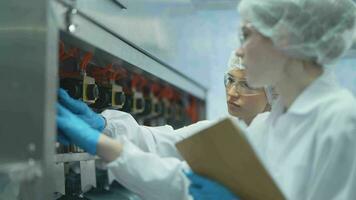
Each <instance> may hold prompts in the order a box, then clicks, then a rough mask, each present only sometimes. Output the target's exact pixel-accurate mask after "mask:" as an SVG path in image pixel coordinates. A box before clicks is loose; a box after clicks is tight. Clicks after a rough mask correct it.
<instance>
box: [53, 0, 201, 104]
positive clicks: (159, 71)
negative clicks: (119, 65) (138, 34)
mask: <svg viewBox="0 0 356 200" xmlns="http://www.w3.org/2000/svg"><path fill="white" fill-rule="evenodd" d="M56 2H57V3H56V6H55V10H56V15H57V20H58V23H59V27H60V29H62V30H64V31H68V30H69V29H70V30H71V31H72V32H71V35H72V36H75V37H77V38H79V39H80V40H82V41H84V42H86V43H88V44H90V45H91V46H95V47H96V48H98V49H101V50H103V51H105V52H108V53H110V54H111V55H113V56H115V57H118V58H120V59H122V60H124V61H126V62H128V63H130V64H132V65H134V66H136V67H138V68H140V69H142V70H144V71H145V72H148V73H150V74H152V75H154V76H157V77H159V78H161V79H162V80H164V81H167V82H168V83H171V84H172V85H174V86H176V87H178V88H180V89H182V90H184V91H187V92H189V93H191V94H193V95H195V96H196V97H198V98H200V99H205V98H206V93H207V89H206V88H205V87H204V86H202V85H200V84H199V83H197V82H195V81H194V80H192V79H190V78H188V77H187V76H185V75H184V74H182V73H180V72H178V71H177V70H175V69H174V68H173V67H171V66H169V65H168V64H167V63H165V62H163V61H161V60H160V59H159V58H157V57H155V56H153V55H152V54H150V53H149V52H146V51H145V50H143V49H141V48H140V47H138V46H136V45H135V44H133V43H131V42H130V41H128V40H126V39H125V38H123V37H122V36H120V35H119V34H118V33H115V32H113V31H111V30H110V29H109V28H107V27H105V26H104V25H102V24H100V23H99V22H97V21H96V20H95V19H92V18H90V17H89V16H87V15H85V14H84V13H82V12H80V10H79V9H77V8H75V4H69V3H67V2H66V1H63V0H57V1H56ZM73 11H74V12H73ZM68 13H71V14H73V15H72V16H71V17H70V19H71V20H70V24H68V20H65V19H68V16H66V15H68ZM70 27H75V28H74V29H71V28H70Z"/></svg>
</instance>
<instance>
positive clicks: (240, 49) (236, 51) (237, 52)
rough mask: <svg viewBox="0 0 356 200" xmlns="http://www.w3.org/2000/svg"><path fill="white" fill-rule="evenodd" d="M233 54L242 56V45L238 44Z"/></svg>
mask: <svg viewBox="0 0 356 200" xmlns="http://www.w3.org/2000/svg"><path fill="white" fill-rule="evenodd" d="M235 55H236V56H237V57H240V58H243V57H244V52H243V49H242V46H240V47H239V48H237V49H236V50H235Z"/></svg>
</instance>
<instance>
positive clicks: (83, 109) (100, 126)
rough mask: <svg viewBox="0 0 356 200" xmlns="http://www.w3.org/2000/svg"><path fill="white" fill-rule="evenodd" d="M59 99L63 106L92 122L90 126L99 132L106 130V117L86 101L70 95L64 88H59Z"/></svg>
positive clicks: (87, 121)
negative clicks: (91, 107) (96, 111)
mask: <svg viewBox="0 0 356 200" xmlns="http://www.w3.org/2000/svg"><path fill="white" fill-rule="evenodd" d="M58 101H59V103H60V104H61V105H62V106H64V107H66V108H67V109H68V110H70V111H71V112H72V113H74V114H76V115H77V116H78V117H79V118H81V119H82V120H84V121H85V122H86V123H88V124H90V126H91V127H93V128H94V129H96V130H98V131H99V132H102V131H103V130H104V128H105V119H104V118H103V117H102V116H101V115H99V114H97V113H95V112H94V111H93V110H92V109H90V108H89V107H88V105H87V104H85V103H84V102H82V101H79V100H75V99H73V98H72V97H70V96H69V94H68V93H67V92H66V91H65V90H64V89H62V88H60V89H59V90H58Z"/></svg>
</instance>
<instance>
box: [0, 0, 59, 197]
mask: <svg viewBox="0 0 356 200" xmlns="http://www.w3.org/2000/svg"><path fill="white" fill-rule="evenodd" d="M48 3H49V1H48V0H33V1H21V2H18V1H12V0H2V1H1V3H0V9H1V11H0V19H1V20H0V49H1V50H0V51H1V54H0V60H1V63H0V91H1V93H2V95H1V98H0V112H1V117H0V121H1V123H0V124H1V125H0V137H1V141H0V165H3V164H5V163H6V164H14V165H16V164H17V163H22V162H28V163H37V164H38V169H39V170H40V171H41V177H37V178H35V179H33V180H28V181H26V182H24V183H23V184H22V186H21V194H20V196H21V197H22V198H23V199H39V200H41V199H45V200H48V199H50V198H51V197H52V193H51V191H53V189H52V187H53V186H52V185H53V184H52V182H51V180H52V179H51V174H52V173H51V172H50V169H51V166H52V162H53V155H54V148H53V146H54V133H55V104H54V102H55V93H56V87H55V86H56V74H57V59H56V58H57V57H56V56H57V29H56V27H55V23H53V21H52V20H53V19H52V16H53V15H51V13H50V10H49V5H48ZM37 164H36V165H37ZM44 188H46V189H44Z"/></svg>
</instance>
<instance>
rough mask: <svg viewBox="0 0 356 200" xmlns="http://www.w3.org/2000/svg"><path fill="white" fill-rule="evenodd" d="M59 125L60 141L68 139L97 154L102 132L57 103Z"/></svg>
mask: <svg viewBox="0 0 356 200" xmlns="http://www.w3.org/2000/svg"><path fill="white" fill-rule="evenodd" d="M57 127H58V129H59V132H60V134H59V136H58V137H59V138H58V141H59V142H63V141H64V142H66V141H68V142H70V143H73V144H75V145H77V146H79V147H80V148H82V149H84V150H85V151H87V152H88V153H90V154H93V155H94V154H96V145H97V143H98V141H99V137H100V132H99V131H97V130H95V129H93V128H92V127H90V125H89V124H87V123H86V122H85V121H83V120H82V119H80V118H79V117H78V116H76V115H75V114H73V113H71V112H70V111H69V110H67V109H66V108H65V107H63V106H62V105H60V104H57ZM61 134H63V135H61ZM64 139H65V140H64Z"/></svg>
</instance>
